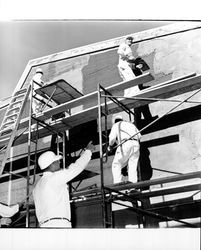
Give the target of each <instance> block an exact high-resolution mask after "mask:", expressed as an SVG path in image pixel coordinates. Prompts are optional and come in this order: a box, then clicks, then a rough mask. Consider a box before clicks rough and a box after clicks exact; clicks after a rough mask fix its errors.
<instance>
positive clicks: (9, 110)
mask: <svg viewBox="0 0 201 250" xmlns="http://www.w3.org/2000/svg"><path fill="white" fill-rule="evenodd" d="M20 107H21V106H18V107H13V108H10V109H8V110H7V112H6V113H7V114H8V113H10V112H12V111H15V110H17V109H20Z"/></svg>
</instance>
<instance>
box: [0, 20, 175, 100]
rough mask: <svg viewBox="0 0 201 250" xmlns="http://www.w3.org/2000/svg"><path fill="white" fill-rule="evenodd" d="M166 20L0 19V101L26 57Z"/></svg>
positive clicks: (11, 87) (135, 29)
mask: <svg viewBox="0 0 201 250" xmlns="http://www.w3.org/2000/svg"><path fill="white" fill-rule="evenodd" d="M170 23H171V22H170V21H126V20H121V21H112V20H107V21H104V20H101V21H86V20H82V21H78V20H77V21H71V20H66V21H62V20H59V19H58V20H54V21H53V20H42V21H39V20H38V21H37V20H27V21H22V20H21V21H19V20H17V21H0V37H1V39H0V86H1V91H0V100H2V99H4V98H6V97H8V96H10V95H11V94H12V92H13V90H14V88H15V87H16V85H17V83H18V81H19V79H20V77H21V75H22V73H23V71H24V69H25V67H26V65H27V64H28V62H29V60H32V59H35V58H38V57H42V56H46V55H50V54H54V53H57V52H61V51H64V50H69V49H72V48H76V47H80V46H84V45H89V44H92V43H96V42H101V41H104V40H107V39H112V38H115V37H120V36H123V35H127V34H131V33H135V32H139V31H142V30H147V29H151V28H155V27H158V26H163V25H168V24H170Z"/></svg>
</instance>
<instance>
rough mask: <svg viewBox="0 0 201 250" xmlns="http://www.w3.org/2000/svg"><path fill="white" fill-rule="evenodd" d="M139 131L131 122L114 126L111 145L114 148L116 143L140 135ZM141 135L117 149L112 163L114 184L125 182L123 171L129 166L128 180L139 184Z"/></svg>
mask: <svg viewBox="0 0 201 250" xmlns="http://www.w3.org/2000/svg"><path fill="white" fill-rule="evenodd" d="M138 132H139V131H138V129H137V128H136V127H135V125H134V124H132V123H131V122H126V121H120V122H117V123H115V124H114V125H113V126H112V129H111V132H110V135H109V145H110V146H112V145H113V144H114V143H115V142H117V143H118V144H119V143H121V142H122V141H123V140H124V139H128V138H130V137H131V136H133V135H135V134H136V133H138ZM140 137H141V134H140V133H139V134H137V135H136V136H135V137H134V138H132V139H130V140H128V141H126V142H124V143H123V144H121V145H120V146H118V147H117V149H116V152H115V156H114V159H113V162H112V174H113V182H114V183H118V182H122V181H123V175H122V173H121V169H122V168H123V167H125V166H126V165H127V164H128V180H129V181H130V182H133V183H135V182H137V165H138V159H139V155H140V151H139V150H140V144H139V139H140Z"/></svg>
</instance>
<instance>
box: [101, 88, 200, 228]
mask: <svg viewBox="0 0 201 250" xmlns="http://www.w3.org/2000/svg"><path fill="white" fill-rule="evenodd" d="M162 85H163V84H162ZM200 91H201V89H198V90H197V91H196V92H195V93H193V94H191V95H190V96H188V97H187V98H185V99H184V100H182V101H179V100H176V102H179V104H177V105H176V106H175V107H174V108H172V109H170V110H169V111H168V112H166V113H165V114H164V115H163V116H165V115H167V114H169V113H170V112H172V111H173V110H174V109H176V108H178V107H179V106H180V105H182V104H183V103H185V102H190V101H189V99H191V98H192V97H193V96H194V95H196V94H197V93H198V92H200ZM118 98H119V99H123V98H124V99H127V98H126V97H122V96H114V95H112V94H111V93H110V92H109V91H107V90H106V89H105V88H104V87H103V86H101V85H100V84H99V85H98V107H99V108H98V127H99V144H100V171H101V196H102V210H103V211H102V212H103V226H104V227H112V226H113V225H112V219H111V218H112V210H110V213H111V214H110V215H108V209H107V206H106V204H107V202H109V203H115V204H119V205H122V204H121V203H118V202H116V201H115V200H116V199H120V200H121V199H122V200H124V201H125V200H128V201H131V203H132V207H130V206H127V205H123V206H125V207H127V208H130V209H132V210H133V211H134V212H136V213H137V214H139V215H142V218H140V216H139V222H138V227H140V221H143V220H144V217H143V215H147V216H150V217H153V218H158V219H162V220H164V221H177V222H179V223H181V224H184V225H186V226H187V227H196V226H194V225H193V224H190V223H188V222H185V221H182V220H179V219H177V218H173V217H170V216H164V215H161V214H158V213H154V212H150V211H148V210H146V209H142V208H139V207H138V201H140V202H141V203H142V204H143V202H142V197H143V196H144V197H143V198H145V197H146V195H143V193H141V191H136V190H135V191H134V194H133V195H128V194H125V191H124V192H120V191H119V190H118V189H115V188H114V187H108V186H105V185H104V169H103V165H104V163H105V160H104V157H105V158H106V161H107V157H108V155H107V153H108V152H107V148H108V136H107V131H108V128H107V116H108V115H109V112H108V106H107V105H108V101H107V100H108V99H109V100H111V101H112V102H114V103H115V104H116V105H117V106H118V107H121V109H122V111H125V112H127V113H128V114H129V119H130V120H131V115H133V116H135V114H134V113H133V112H132V111H131V110H130V109H128V108H127V106H126V105H124V104H123V103H122V102H121V101H119V100H118ZM102 99H103V101H102ZM128 99H134V100H142V101H144V100H146V101H147V100H149V101H150V100H151V101H153V100H155V101H158V100H160V101H166V100H165V99H157V98H143V97H132V98H128ZM170 101H171V100H170ZM173 102H175V100H173ZM190 103H191V102H190ZM163 116H161V117H159V118H158V119H156V120H155V121H153V122H151V123H149V124H148V125H147V126H145V127H144V128H142V129H141V130H140V131H139V132H138V133H141V132H142V131H144V130H145V129H147V128H148V127H150V126H151V125H152V124H154V123H156V122H157V121H158V120H160V119H162V117H163ZM102 117H104V125H105V126H104V132H105V133H103V128H102ZM134 119H135V118H134ZM136 135H137V134H134V135H133V136H131V137H130V138H129V139H127V140H130V139H132V138H134V137H135V136H136ZM103 138H104V139H105V140H104V141H103ZM127 140H124V141H122V142H120V143H119V144H118V145H117V146H116V147H115V148H117V147H118V146H120V145H122V144H123V143H125V142H126V141H127ZM103 146H104V148H105V149H106V153H105V154H104V153H103V151H104V150H103ZM181 176H182V177H181ZM197 177H198V178H199V177H201V172H196V173H193V174H190V175H186V176H185V175H183V174H179V178H178V177H177V178H172V177H171V178H169V181H171V182H172V181H175V180H177V181H178V180H184V179H185V178H187V179H188V178H197ZM166 181H167V182H168V178H165V179H163V180H158V183H160V184H161V185H162V184H163V183H164V182H166ZM150 184H151V182H150V183H149V181H145V182H141V183H138V185H137V186H136V185H135V184H131V183H129V184H128V185H129V186H127V187H126V185H122V191H123V190H129V189H131V190H132V188H136V187H138V190H140V188H142V187H143V186H146V185H147V186H148V187H150ZM123 186H124V187H123ZM200 189H201V184H194V185H188V186H186V187H182V188H173V189H172V190H169V191H170V192H169V193H177V192H178V193H179V192H185V190H186V191H190V190H200ZM198 192H199V191H198ZM112 193H113V194H114V193H116V196H118V198H117V197H112V195H111V194H112ZM156 193H157V192H156ZM162 193H163V194H165V192H164V190H162V191H161V190H159V191H158V195H159V194H162ZM196 193H197V192H196ZM167 194H168V193H167ZM152 195H153V192H152ZM149 197H151V192H148V193H147V198H148V199H149ZM134 204H135V206H134ZM142 207H143V205H142ZM109 219H110V222H109ZM143 225H144V226H145V227H146V221H145V220H144V221H143Z"/></svg>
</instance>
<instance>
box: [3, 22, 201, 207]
mask: <svg viewBox="0 0 201 250" xmlns="http://www.w3.org/2000/svg"><path fill="white" fill-rule="evenodd" d="M183 25H184V27H185V23H184V24H183ZM196 26H197V24H195V27H196ZM181 27H182V25H180V29H181ZM192 27H193V25H192ZM166 29H167V28H166V27H164V28H163V27H160V29H154V31H153V30H150V31H146V32H144V33H143V32H142V33H141V34H140V35H139V34H133V37H134V40H135V41H137V42H136V43H134V44H133V45H132V50H133V53H134V55H135V56H140V57H142V58H143V59H144V60H145V61H146V62H147V63H148V64H149V66H150V72H151V73H152V75H153V76H154V78H155V80H154V81H153V82H151V83H150V85H155V84H157V83H159V82H163V81H166V80H169V79H173V78H175V77H178V76H183V75H186V74H188V73H192V72H196V73H197V74H200V73H201V60H200V59H201V55H200V53H199V51H200V50H201V29H199V28H198V29H193V30H188V31H185V32H179V33H175V34H170V35H165V36H162V37H159V38H155V37H156V36H158V34H159V33H160V32H161V33H164V32H165V31H166ZM172 31H174V32H175V29H174V28H173V26H172ZM174 32H173V33H174ZM169 33H171V30H170V31H169ZM145 35H146V36H147V37H150V39H147V40H146V39H144V41H143V42H140V38H143V37H145ZM142 40H143V39H142ZM120 41H122V39H119V40H116V41H115V43H114V44H115V46H113V47H108V48H107V49H104V50H99V51H94V52H93V51H92V52H90V53H88V54H84V55H79V54H78V55H76V56H74V57H73V56H71V57H69V58H65V59H58V58H57V55H51V56H49V59H48V60H49V62H46V63H44V62H43V60H42V59H41V60H38V61H37V60H36V61H37V62H38V64H41V65H39V66H40V67H41V68H42V69H43V71H44V81H45V82H48V81H52V79H53V78H55V77H57V78H58V77H60V78H63V79H65V80H66V81H67V82H69V83H70V84H72V85H73V86H74V87H75V88H77V89H78V90H79V91H80V92H82V93H83V94H86V93H89V92H92V91H94V90H96V89H97V83H101V84H103V86H109V85H112V84H114V83H117V82H120V81H121V78H120V76H119V73H118V70H117V63H118V55H117V48H118V44H119V42H120ZM114 44H113V45H114ZM88 47H90V46H88ZM92 48H93V46H92ZM78 51H79V50H78ZM51 61H52V62H51ZM41 62H42V63H41ZM36 68H37V66H34V67H32V68H31V69H30V72H29V74H28V75H27V77H26V78H25V81H24V83H23V84H22V85H24V86H27V85H28V84H29V83H30V81H31V79H32V77H33V74H34V72H35V69H36ZM190 94H191V93H186V94H183V95H180V96H177V97H174V98H176V99H180V100H183V99H184V98H185V97H187V96H189V95H190ZM200 99H201V94H197V95H196V96H195V97H193V100H197V101H200ZM175 105H176V104H175V103H167V102H157V103H152V104H150V109H151V112H152V114H153V115H158V116H159V117H160V116H162V115H163V114H165V113H166V112H167V111H168V110H170V109H171V108H172V107H174V106H175ZM193 106H194V105H193V104H185V105H182V106H181V107H180V108H179V109H177V110H182V109H183V108H188V107H193ZM200 126H201V121H200V120H199V119H198V120H196V119H195V120H194V121H192V122H185V123H184V124H181V125H178V126H170V127H169V128H167V129H159V130H157V131H155V132H151V133H146V134H144V135H143V137H142V141H143V142H147V141H150V140H154V139H157V138H163V137H166V136H172V135H178V138H179V139H178V141H177V142H174V143H164V144H163V143H161V145H157V146H152V147H150V148H149V151H150V160H151V164H152V167H153V168H158V169H165V170H169V171H174V172H179V173H188V172H192V171H197V170H201V140H200V138H201V132H200ZM25 147H26V146H25ZM22 151H23V149H22ZM111 160H112V158H111V159H110V161H109V162H108V163H107V164H106V165H105V166H104V168H105V183H106V184H107V183H108V184H109V183H111V182H112V176H111ZM89 169H91V170H92V171H95V172H100V170H99V160H95V161H92V162H91V163H90V165H89ZM169 175H170V174H167V173H164V172H161V171H154V173H153V177H152V178H158V177H162V176H169ZM19 183H20V182H18V184H19ZM22 183H23V184H22V186H23V187H22V189H23V188H24V182H22ZM94 183H97V185H98V186H99V185H100V179H99V178H98V177H94V178H92V179H89V180H88V182H85V183H83V184H82V185H81V187H83V186H88V185H90V184H94ZM1 185H2V184H1ZM4 185H5V184H4ZM13 185H14V184H13ZM13 192H15V189H13ZM16 192H18V191H17V189H16ZM16 194H17V193H16ZM1 195H2V197H3V198H5V193H4V194H1V193H0V196H1ZM17 196H18V195H17ZM12 197H16V196H15V194H12ZM0 198H1V197H0ZM18 198H19V200H21V196H18ZM15 201H16V198H15ZM11 203H12V202H11Z"/></svg>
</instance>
